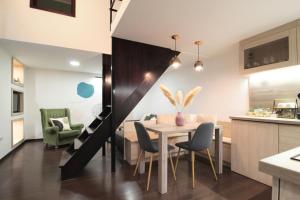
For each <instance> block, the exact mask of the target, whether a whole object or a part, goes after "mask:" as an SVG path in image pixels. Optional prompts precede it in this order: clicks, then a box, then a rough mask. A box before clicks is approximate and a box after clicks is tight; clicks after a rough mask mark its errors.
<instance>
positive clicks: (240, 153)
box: [231, 120, 251, 176]
mask: <svg viewBox="0 0 300 200" xmlns="http://www.w3.org/2000/svg"><path fill="white" fill-rule="evenodd" d="M250 125H251V124H250V123H248V122H246V121H238V120H232V123H231V127H232V129H231V170H232V171H234V172H237V173H239V174H242V175H244V176H247V175H248V174H249V164H248V161H249V158H248V156H249V153H248V152H249V146H248V144H249V143H248V138H249V131H248V130H249V128H250Z"/></svg>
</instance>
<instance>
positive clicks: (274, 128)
mask: <svg viewBox="0 0 300 200" xmlns="http://www.w3.org/2000/svg"><path fill="white" fill-rule="evenodd" d="M276 153H278V125H277V124H271V123H260V122H249V121H239V120H233V121H232V137H231V170H232V171H234V172H237V173H239V174H242V175H244V176H247V177H249V178H252V179H254V180H257V181H259V182H262V183H264V184H267V185H271V184H272V177H271V176H269V175H267V174H264V173H261V172H260V171H259V168H258V164H259V160H261V159H263V158H266V157H268V156H271V155H274V154H276Z"/></svg>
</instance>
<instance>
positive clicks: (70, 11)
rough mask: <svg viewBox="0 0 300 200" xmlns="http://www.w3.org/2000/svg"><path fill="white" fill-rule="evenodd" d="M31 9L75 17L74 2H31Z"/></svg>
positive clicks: (59, 0)
mask: <svg viewBox="0 0 300 200" xmlns="http://www.w3.org/2000/svg"><path fill="white" fill-rule="evenodd" d="M31 2H32V3H31V7H33V8H37V9H41V10H47V11H50V12H55V13H61V14H64V15H70V16H75V5H74V4H75V1H74V0H31Z"/></svg>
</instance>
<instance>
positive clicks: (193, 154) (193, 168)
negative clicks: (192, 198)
mask: <svg viewBox="0 0 300 200" xmlns="http://www.w3.org/2000/svg"><path fill="white" fill-rule="evenodd" d="M192 178H193V189H194V188H195V152H194V151H192Z"/></svg>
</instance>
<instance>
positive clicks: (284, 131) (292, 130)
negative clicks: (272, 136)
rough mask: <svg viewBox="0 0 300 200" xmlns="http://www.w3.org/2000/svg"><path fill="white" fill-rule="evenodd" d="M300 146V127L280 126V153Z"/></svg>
mask: <svg viewBox="0 0 300 200" xmlns="http://www.w3.org/2000/svg"><path fill="white" fill-rule="evenodd" d="M299 146H300V126H296V125H282V124H280V125H279V152H283V151H287V150H290V149H293V148H296V147H299Z"/></svg>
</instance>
